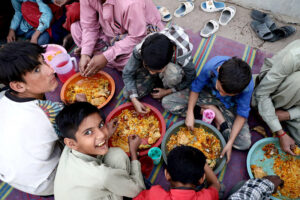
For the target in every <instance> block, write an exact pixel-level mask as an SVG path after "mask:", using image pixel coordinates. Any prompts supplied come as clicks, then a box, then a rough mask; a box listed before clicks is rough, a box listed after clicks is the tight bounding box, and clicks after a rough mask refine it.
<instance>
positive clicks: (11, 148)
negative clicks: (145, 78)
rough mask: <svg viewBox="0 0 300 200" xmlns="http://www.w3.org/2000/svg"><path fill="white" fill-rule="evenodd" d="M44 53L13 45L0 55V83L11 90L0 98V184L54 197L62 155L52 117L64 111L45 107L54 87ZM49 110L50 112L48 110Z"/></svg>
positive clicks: (33, 47)
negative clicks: (47, 94) (57, 168)
mask: <svg viewBox="0 0 300 200" xmlns="http://www.w3.org/2000/svg"><path fill="white" fill-rule="evenodd" d="M44 52H45V49H44V48H42V47H40V46H39V45H37V44H32V43H29V42H16V43H9V44H6V45H4V47H3V48H1V49H0V82H2V83H3V84H5V85H6V86H8V87H9V90H6V91H3V92H1V93H0V110H1V115H0V127H1V131H0V163H1V165H0V179H1V180H2V181H4V182H7V183H8V184H10V185H12V186H13V187H15V188H17V189H19V190H22V191H24V192H27V193H31V194H35V195H52V194H53V183H54V177H55V171H56V167H57V164H58V161H59V156H60V154H61V150H60V148H59V147H58V146H57V145H56V141H57V140H58V136H57V134H56V130H55V126H53V124H52V123H51V121H50V120H49V119H50V116H49V115H47V114H46V112H44V110H43V109H42V108H41V107H42V106H44V105H47V109H46V110H47V112H48V113H49V112H50V111H51V113H52V114H53V115H54V116H55V113H56V112H57V111H58V110H60V109H61V108H62V107H61V105H60V104H55V103H52V102H50V101H44V100H43V99H44V94H45V93H46V92H50V91H53V90H55V88H56V87H57V85H58V83H57V81H56V78H55V76H54V71H53V69H52V68H51V67H50V66H49V65H47V64H46V63H45V61H44V60H43V56H42V53H44ZM48 108H51V110H48Z"/></svg>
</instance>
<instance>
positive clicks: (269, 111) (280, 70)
mask: <svg viewBox="0 0 300 200" xmlns="http://www.w3.org/2000/svg"><path fill="white" fill-rule="evenodd" d="M296 70H297V66H295V64H294V59H293V56H292V54H291V53H288V54H286V55H285V56H284V58H282V61H281V62H278V63H274V65H273V66H272V68H271V69H270V71H269V72H268V73H267V74H266V75H265V77H264V78H263V79H262V80H261V82H260V83H259V85H258V86H257V88H256V90H255V94H254V96H255V98H256V101H257V104H258V112H259V114H260V115H261V116H262V118H263V120H264V121H265V122H266V123H267V124H268V126H269V127H270V129H271V130H272V132H276V131H279V130H281V129H282V126H281V124H280V122H279V119H278V117H277V116H276V114H275V108H274V105H273V102H272V99H271V94H272V93H273V92H274V91H275V90H276V89H277V88H278V86H279V85H280V84H281V83H282V82H283V81H284V79H285V78H286V77H287V76H289V75H290V74H292V73H293V72H295V71H296ZM292 112H293V111H292Z"/></svg>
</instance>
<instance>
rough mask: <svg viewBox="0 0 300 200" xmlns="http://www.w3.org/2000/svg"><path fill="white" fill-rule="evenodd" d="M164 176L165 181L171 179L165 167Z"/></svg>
mask: <svg viewBox="0 0 300 200" xmlns="http://www.w3.org/2000/svg"><path fill="white" fill-rule="evenodd" d="M165 177H166V179H167V181H169V182H170V181H171V180H172V179H171V176H170V174H169V172H168V170H167V169H165Z"/></svg>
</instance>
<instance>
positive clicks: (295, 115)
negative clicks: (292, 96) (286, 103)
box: [288, 106, 300, 120]
mask: <svg viewBox="0 0 300 200" xmlns="http://www.w3.org/2000/svg"><path fill="white" fill-rule="evenodd" d="M288 112H289V114H290V119H291V120H293V119H299V118H300V106H294V107H292V108H290V109H289V110H288Z"/></svg>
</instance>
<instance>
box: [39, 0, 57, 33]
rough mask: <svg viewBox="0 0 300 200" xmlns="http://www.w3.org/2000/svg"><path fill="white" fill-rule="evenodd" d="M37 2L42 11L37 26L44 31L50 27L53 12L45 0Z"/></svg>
mask: <svg viewBox="0 0 300 200" xmlns="http://www.w3.org/2000/svg"><path fill="white" fill-rule="evenodd" d="M36 3H37V4H38V6H39V10H40V12H41V13H42V15H41V17H40V19H39V26H38V27H37V30H38V31H40V32H41V33H42V32H44V31H45V30H46V29H47V28H49V27H50V23H51V20H52V18H53V14H52V11H51V9H50V7H49V6H48V5H47V4H45V3H44V2H43V0H37V1H36Z"/></svg>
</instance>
